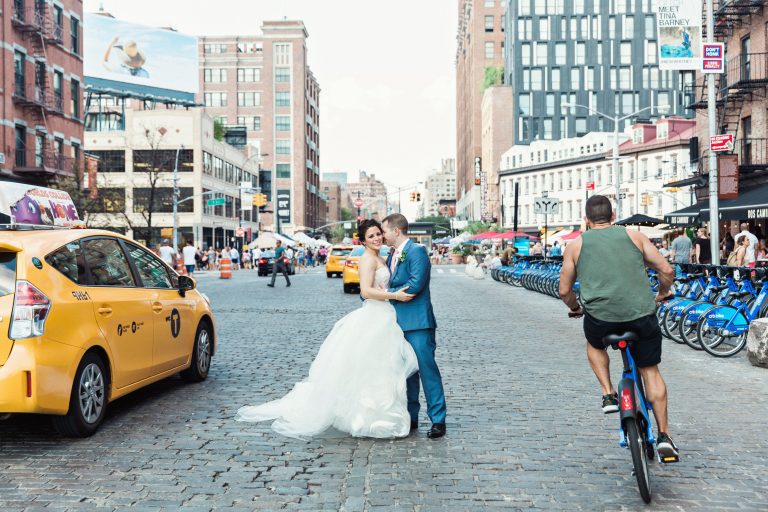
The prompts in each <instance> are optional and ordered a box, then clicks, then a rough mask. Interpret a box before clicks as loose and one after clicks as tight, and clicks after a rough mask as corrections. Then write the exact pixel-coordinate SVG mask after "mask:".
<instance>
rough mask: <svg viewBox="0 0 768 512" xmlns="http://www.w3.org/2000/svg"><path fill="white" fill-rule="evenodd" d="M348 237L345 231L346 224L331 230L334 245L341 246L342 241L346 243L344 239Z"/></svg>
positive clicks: (338, 225)
mask: <svg viewBox="0 0 768 512" xmlns="http://www.w3.org/2000/svg"><path fill="white" fill-rule="evenodd" d="M345 236H346V233H345V230H344V224H336V225H335V226H333V228H331V243H332V244H340V243H341V242H342V241H344V237H345Z"/></svg>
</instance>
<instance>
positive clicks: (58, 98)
mask: <svg viewBox="0 0 768 512" xmlns="http://www.w3.org/2000/svg"><path fill="white" fill-rule="evenodd" d="M53 106H54V108H55V109H56V110H57V111H58V112H61V111H62V110H63V109H64V73H62V72H61V71H54V72H53Z"/></svg>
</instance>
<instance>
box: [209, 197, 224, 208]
mask: <svg viewBox="0 0 768 512" xmlns="http://www.w3.org/2000/svg"><path fill="white" fill-rule="evenodd" d="M207 204H208V206H221V205H223V204H227V200H226V199H225V198H223V197H217V198H215V199H209V200H208V201H207Z"/></svg>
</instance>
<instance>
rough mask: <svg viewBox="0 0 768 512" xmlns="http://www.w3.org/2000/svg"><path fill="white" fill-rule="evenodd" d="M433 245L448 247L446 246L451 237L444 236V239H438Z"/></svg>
mask: <svg viewBox="0 0 768 512" xmlns="http://www.w3.org/2000/svg"><path fill="white" fill-rule="evenodd" d="M433 243H435V244H437V245H448V244H450V243H451V237H449V236H446V237H445V238H438V239H437V240H435V241H434V242H433Z"/></svg>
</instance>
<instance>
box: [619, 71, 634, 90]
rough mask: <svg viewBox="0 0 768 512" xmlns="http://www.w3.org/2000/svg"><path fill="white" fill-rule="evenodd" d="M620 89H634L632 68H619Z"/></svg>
mask: <svg viewBox="0 0 768 512" xmlns="http://www.w3.org/2000/svg"><path fill="white" fill-rule="evenodd" d="M619 88H620V89H631V88H632V69H631V68H630V67H622V68H619Z"/></svg>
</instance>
